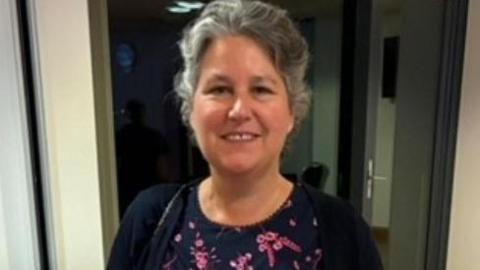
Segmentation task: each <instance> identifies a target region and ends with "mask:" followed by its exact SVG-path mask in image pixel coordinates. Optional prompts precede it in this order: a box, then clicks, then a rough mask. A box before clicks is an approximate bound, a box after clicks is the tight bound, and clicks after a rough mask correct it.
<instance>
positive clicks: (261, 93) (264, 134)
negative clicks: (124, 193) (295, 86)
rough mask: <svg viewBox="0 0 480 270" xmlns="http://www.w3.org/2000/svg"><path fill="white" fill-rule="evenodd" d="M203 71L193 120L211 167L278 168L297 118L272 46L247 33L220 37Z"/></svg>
mask: <svg viewBox="0 0 480 270" xmlns="http://www.w3.org/2000/svg"><path fill="white" fill-rule="evenodd" d="M200 70H201V71H200V76H199V81H198V85H197V88H196V90H195V94H194V98H193V110H192V114H191V116H190V123H191V126H192V128H193V131H194V133H195V137H196V139H197V142H198V144H199V146H200V149H201V151H202V153H203V155H204V156H205V158H206V159H207V160H208V162H209V164H210V166H212V167H213V168H214V169H215V170H217V171H219V172H224V173H230V174H242V173H250V172H262V171H263V170H271V169H273V170H277V171H278V170H279V160H280V154H281V152H282V149H283V146H284V143H285V139H286V137H287V135H288V133H289V132H291V130H292V128H293V122H294V117H293V114H292V112H291V110H290V107H289V102H288V96H287V90H286V86H285V84H284V81H283V79H282V77H281V75H280V74H279V72H278V70H277V69H276V68H275V66H274V65H273V63H272V62H271V60H270V57H269V56H268V55H267V53H266V51H265V50H264V49H263V48H262V47H261V46H259V45H258V44H257V43H256V42H255V41H254V40H252V39H250V38H247V37H244V36H227V37H222V38H218V39H215V40H213V41H212V43H211V44H210V45H209V47H208V48H207V50H206V52H205V54H204V56H203V58H202V62H201V66H200Z"/></svg>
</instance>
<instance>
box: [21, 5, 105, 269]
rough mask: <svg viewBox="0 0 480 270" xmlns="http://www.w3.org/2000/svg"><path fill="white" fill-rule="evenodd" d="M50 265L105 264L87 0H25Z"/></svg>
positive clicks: (97, 266) (90, 266)
mask: <svg viewBox="0 0 480 270" xmlns="http://www.w3.org/2000/svg"><path fill="white" fill-rule="evenodd" d="M29 4H30V8H31V9H30V12H31V17H30V19H31V22H32V25H31V26H32V27H31V28H32V33H33V37H32V42H33V44H34V46H33V48H34V51H33V53H34V54H33V57H34V63H35V65H34V73H35V76H36V77H35V89H36V92H37V97H36V99H37V102H38V105H39V108H38V111H37V115H38V117H39V124H40V136H41V138H42V142H41V143H42V149H41V152H42V162H43V163H42V169H43V171H44V180H45V189H46V200H47V201H46V202H47V203H46V207H47V220H48V221H49V223H48V228H49V239H48V240H49V247H50V253H51V254H52V255H53V257H52V263H53V265H54V269H59V270H74V269H92V270H95V269H104V268H105V265H104V245H103V241H102V219H101V203H100V177H99V166H98V162H99V161H98V150H97V144H102V143H103V142H99V141H97V130H96V126H95V123H96V115H95V113H96V111H95V103H94V91H93V76H92V70H93V69H92V61H91V59H92V55H91V47H90V28H89V27H90V25H89V13H88V1H87V0H77V1H63V0H44V1H29Z"/></svg>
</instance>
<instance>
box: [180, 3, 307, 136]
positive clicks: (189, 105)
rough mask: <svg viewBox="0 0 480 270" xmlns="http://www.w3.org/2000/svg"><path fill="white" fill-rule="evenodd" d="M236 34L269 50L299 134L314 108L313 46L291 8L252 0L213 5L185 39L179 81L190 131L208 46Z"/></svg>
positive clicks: (184, 112)
mask: <svg viewBox="0 0 480 270" xmlns="http://www.w3.org/2000/svg"><path fill="white" fill-rule="evenodd" d="M232 35H241V36H246V37H249V38H251V39H253V40H255V41H256V42H257V43H258V44H260V45H261V46H263V47H264V48H265V49H266V51H267V52H268V54H269V56H270V57H271V59H272V61H273V63H274V64H275V66H276V67H277V69H278V70H279V71H280V73H281V75H282V78H283V79H284V82H285V85H286V88H287V92H288V93H287V94H288V100H289V105H290V108H291V110H292V112H293V114H294V119H295V121H294V128H293V130H294V131H296V130H298V128H299V126H300V125H301V122H302V121H303V119H304V118H305V117H306V115H307V112H308V109H309V106H310V91H309V88H308V86H307V84H306V82H305V72H306V69H307V65H308V61H309V53H308V46H307V43H306V41H305V39H304V38H303V36H302V35H301V34H300V32H299V31H298V29H297V28H296V26H295V25H294V23H293V22H292V21H291V20H290V19H289V18H288V16H287V12H286V11H285V10H283V9H280V8H278V7H275V6H272V5H270V4H267V3H263V2H260V1H247V0H216V1H213V2H211V3H209V4H207V5H206V6H205V8H204V10H203V11H202V13H201V14H200V16H199V17H198V18H197V19H196V20H195V21H193V23H192V24H190V25H189V26H187V27H186V28H185V30H184V32H183V38H182V40H181V41H180V50H181V53H182V57H183V60H184V66H183V69H181V70H180V71H179V72H178V73H177V75H176V77H175V91H176V93H177V95H178V97H179V98H180V101H181V114H182V119H183V121H184V123H185V124H186V125H187V126H188V127H190V123H189V118H190V114H191V112H192V109H193V95H194V92H195V89H196V86H197V83H198V79H199V74H200V64H201V60H202V56H203V54H204V53H205V51H206V48H207V47H208V46H209V44H210V43H211V42H212V40H214V39H215V38H220V37H223V36H232ZM293 133H294V132H292V134H293Z"/></svg>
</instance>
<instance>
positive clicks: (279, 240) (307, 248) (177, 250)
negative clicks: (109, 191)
mask: <svg viewBox="0 0 480 270" xmlns="http://www.w3.org/2000/svg"><path fill="white" fill-rule="evenodd" d="M191 191H192V192H190V194H189V196H188V201H187V207H186V209H185V212H184V213H183V218H182V221H181V222H179V225H178V226H177V227H176V229H175V232H174V234H173V238H172V239H171V240H170V242H169V246H168V249H167V253H166V257H165V258H164V263H163V269H164V270H178V269H185V270H187V269H188V270H190V269H191V270H214V269H222V270H223V269H233V270H254V269H260V270H261V269H289V270H290V269H323V267H322V255H323V250H322V247H321V245H320V243H319V242H320V241H319V240H318V239H319V237H318V231H319V230H318V228H317V226H318V224H317V220H316V218H315V216H314V210H313V208H312V206H311V204H310V203H309V201H308V197H307V194H306V192H305V191H304V189H302V188H298V186H295V188H294V189H293V191H292V193H291V195H290V197H289V198H288V200H287V201H286V202H285V203H284V204H283V206H282V207H281V209H279V210H278V211H277V212H276V213H275V214H274V215H273V216H272V217H270V218H268V219H267V220H264V221H263V222H261V223H258V224H255V225H252V226H248V227H231V226H225V225H220V224H217V223H214V222H212V221H210V220H209V219H207V217H205V215H204V214H203V213H202V211H201V210H200V206H199V203H198V187H194V188H192V190H191Z"/></svg>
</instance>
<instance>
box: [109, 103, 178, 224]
mask: <svg viewBox="0 0 480 270" xmlns="http://www.w3.org/2000/svg"><path fill="white" fill-rule="evenodd" d="M125 113H126V115H127V117H128V119H129V123H128V124H126V125H125V126H123V127H122V128H121V129H120V130H119V131H118V133H117V135H116V142H117V145H116V150H117V172H118V197H119V208H120V215H121V216H123V214H124V213H125V210H126V208H127V207H128V205H129V204H130V203H131V201H132V200H133V199H134V198H135V196H136V195H137V194H138V193H139V192H140V191H142V190H144V189H146V188H148V187H150V186H152V185H154V184H157V183H160V182H166V181H168V170H167V169H168V165H167V162H168V158H167V157H168V153H169V148H168V145H167V142H166V141H165V138H164V137H163V136H162V134H161V133H160V132H159V131H157V130H155V129H153V128H150V127H148V126H146V125H145V123H144V122H145V120H144V119H145V105H143V104H142V103H141V102H139V101H138V100H130V101H128V102H127V104H126V108H125Z"/></svg>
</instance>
